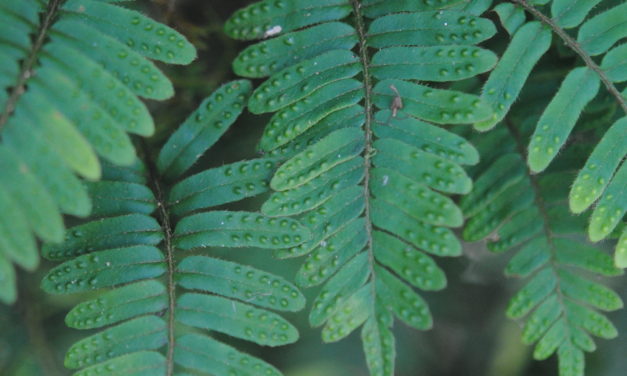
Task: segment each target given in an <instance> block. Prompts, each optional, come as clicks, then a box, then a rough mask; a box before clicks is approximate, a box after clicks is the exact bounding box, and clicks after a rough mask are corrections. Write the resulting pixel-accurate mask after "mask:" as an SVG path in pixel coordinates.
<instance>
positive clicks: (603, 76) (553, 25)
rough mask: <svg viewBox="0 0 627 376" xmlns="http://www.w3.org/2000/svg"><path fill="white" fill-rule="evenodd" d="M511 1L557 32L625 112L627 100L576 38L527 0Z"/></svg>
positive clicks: (626, 110) (626, 111)
mask: <svg viewBox="0 0 627 376" xmlns="http://www.w3.org/2000/svg"><path fill="white" fill-rule="evenodd" d="M511 1H512V2H513V3H515V4H518V5H520V6H521V7H523V8H524V9H525V10H526V11H527V12H529V13H531V15H533V16H534V17H535V18H537V19H538V20H539V21H540V22H542V23H544V24H545V25H547V26H549V27H550V28H551V30H553V32H554V33H555V34H557V35H558V36H559V37H560V38H561V39H562V40H563V41H564V43H565V44H566V45H567V46H568V47H569V48H570V49H572V50H573V51H574V52H575V53H576V54H577V55H579V57H580V58H581V59H582V60H583V61H584V63H585V64H586V65H587V66H588V68H590V69H592V71H594V72H595V73H596V74H597V75H598V76H599V78H600V79H601V82H603V84H604V85H605V87H606V88H607V91H609V92H610V94H612V96H613V97H614V98H615V99H616V101H617V102H618V104H619V106H620V107H621V108H622V109H623V111H624V112H625V113H626V114H627V102H625V99H624V98H623V96H622V95H621V93H620V92H619V91H618V89H616V86H614V84H613V83H612V81H611V80H610V79H609V78H608V77H607V75H606V74H605V73H604V72H603V70H602V69H601V68H600V67H599V66H598V65H597V63H595V62H594V60H592V57H591V56H590V55H589V54H588V53H587V52H586V51H584V50H583V48H581V46H580V45H579V43H577V41H576V40H574V39H573V38H571V36H570V35H568V33H567V32H566V31H565V30H564V29H562V28H561V27H559V26H558V25H557V24H556V23H555V22H554V21H553V20H552V19H550V18H549V17H547V16H546V15H544V14H543V13H542V12H540V11H539V10H538V9H536V8H535V7H533V6H532V5H530V4H529V3H527V0H511Z"/></svg>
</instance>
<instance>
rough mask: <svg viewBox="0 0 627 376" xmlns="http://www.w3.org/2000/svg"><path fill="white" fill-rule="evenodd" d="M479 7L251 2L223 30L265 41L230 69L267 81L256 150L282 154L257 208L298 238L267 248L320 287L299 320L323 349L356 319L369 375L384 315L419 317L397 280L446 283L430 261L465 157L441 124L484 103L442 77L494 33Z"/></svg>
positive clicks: (416, 324) (448, 221)
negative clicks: (313, 330)
mask: <svg viewBox="0 0 627 376" xmlns="http://www.w3.org/2000/svg"><path fill="white" fill-rule="evenodd" d="M487 6H489V2H483V1H482V2H472V3H470V5H469V4H468V3H467V2H464V1H454V0H446V1H432V2H431V1H400V0H392V1H390V0H386V1H377V0H367V1H358V0H352V1H348V0H325V1H316V2H311V1H305V0H291V1H288V0H266V1H261V2H258V3H255V4H252V5H250V6H249V7H247V8H244V9H241V10H239V11H237V12H236V13H235V14H234V15H233V16H232V17H231V18H230V19H229V21H228V22H227V24H226V27H225V28H226V31H227V33H228V34H230V35H231V36H233V37H234V38H239V39H244V40H253V39H265V40H263V41H261V42H259V43H256V44H253V45H251V46H249V47H248V48H246V49H245V50H244V51H242V52H241V53H240V55H239V56H238V57H237V58H236V60H235V61H234V64H233V66H234V69H235V72H236V73H238V74H240V75H242V76H245V77H252V78H261V77H268V78H267V80H265V81H264V82H263V83H262V84H261V85H260V86H259V87H258V88H257V89H256V90H255V91H254V92H253V94H252V96H251V99H250V101H249V108H250V110H251V111H252V112H253V113H274V115H273V116H272V118H271V119H270V121H269V124H268V125H267V126H266V128H265V131H264V134H263V136H262V139H261V141H260V144H259V148H260V150H261V151H263V152H266V153H267V155H271V156H276V157H278V158H282V159H284V160H285V162H284V163H283V164H282V165H281V166H280V167H279V169H278V170H277V172H276V174H274V176H273V178H272V180H271V183H270V185H271V188H272V189H273V190H274V191H275V192H274V193H273V194H272V196H271V197H270V198H269V200H268V201H267V202H266V203H265V204H264V205H263V207H262V212H263V213H264V214H266V215H270V216H276V217H278V218H284V217H291V218H296V219H298V220H299V221H300V222H301V223H303V224H304V225H305V226H307V227H308V228H309V229H310V231H311V233H312V238H311V239H310V240H309V241H306V242H304V243H303V244H301V245H299V246H297V247H288V248H284V249H282V250H279V251H277V252H276V255H277V256H278V257H280V258H289V257H299V256H306V260H305V261H304V263H303V265H302V267H301V269H300V271H299V272H298V274H297V276H296V281H297V283H298V284H299V285H300V286H303V287H313V286H320V285H322V288H321V291H320V294H319V295H318V297H317V298H316V299H315V301H314V302H313V308H312V310H311V313H310V322H311V324H312V325H313V326H324V328H323V329H322V338H323V340H324V341H327V342H333V341H338V340H340V339H342V338H344V337H346V336H348V335H349V334H350V333H351V332H353V331H355V330H356V329H358V328H360V327H361V335H362V340H363V344H364V350H365V353H366V359H367V363H368V367H369V369H370V372H371V374H372V375H392V374H394V358H395V345H394V338H393V334H392V331H391V327H392V323H393V317H394V316H396V317H397V318H398V319H399V320H401V321H402V322H404V323H405V324H406V325H408V326H410V327H413V328H416V329H419V330H425V329H429V328H430V327H431V326H432V322H433V320H432V317H431V314H430V312H429V308H428V305H427V303H426V302H425V301H424V299H423V298H422V297H421V296H420V295H419V294H417V293H416V291H415V290H414V289H413V287H416V288H419V289H422V290H440V289H442V288H444V287H445V286H446V277H445V275H444V272H443V271H442V270H441V269H440V268H439V267H438V266H437V264H436V263H435V261H434V260H433V258H432V257H431V256H430V255H436V256H445V257H446V256H458V255H460V254H461V245H460V243H459V241H458V240H457V238H456V237H455V235H454V234H453V232H452V231H451V230H450V229H449V228H450V227H458V226H461V224H462V213H461V211H460V210H459V208H458V207H457V206H456V205H455V203H454V202H453V201H452V200H451V198H450V197H448V196H449V195H455V194H466V193H468V192H469V191H470V190H471V187H472V182H471V180H470V179H469V178H468V176H467V175H466V174H465V172H464V170H463V168H462V167H461V166H462V165H472V164H475V163H477V161H478V155H477V151H476V150H475V149H474V147H473V146H472V145H470V144H469V143H468V142H467V141H465V140H464V139H463V138H461V137H459V136H457V135H455V134H453V133H451V132H449V131H448V130H446V129H445V128H443V127H442V125H445V124H471V123H476V122H479V121H484V120H486V119H488V118H490V117H491V116H492V111H491V109H490V106H489V104H487V103H486V102H484V101H483V100H481V99H480V98H479V97H478V96H475V95H472V94H468V93H464V92H460V91H454V90H448V89H446V83H448V82H451V81H458V80H464V79H467V78H470V77H474V76H476V75H478V74H480V73H483V72H486V71H488V70H489V69H491V68H492V67H493V66H494V65H495V63H496V56H495V55H494V54H493V53H492V52H490V51H488V50H486V49H483V48H480V47H477V46H476V44H478V43H480V42H482V41H484V40H486V39H488V38H490V37H491V36H492V35H493V34H494V33H495V31H496V30H495V27H494V25H493V24H492V23H491V21H489V20H488V19H484V18H480V17H478V16H476V14H479V13H481V12H483V11H485V9H486V7H487ZM419 82H422V83H419ZM425 82H430V84H429V85H427V84H425Z"/></svg>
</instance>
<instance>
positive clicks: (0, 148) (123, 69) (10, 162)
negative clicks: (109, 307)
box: [0, 0, 196, 303]
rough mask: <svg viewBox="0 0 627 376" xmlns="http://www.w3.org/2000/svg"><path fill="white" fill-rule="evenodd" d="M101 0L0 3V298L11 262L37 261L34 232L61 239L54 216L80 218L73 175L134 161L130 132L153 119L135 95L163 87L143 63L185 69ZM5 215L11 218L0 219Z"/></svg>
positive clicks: (176, 46)
mask: <svg viewBox="0 0 627 376" xmlns="http://www.w3.org/2000/svg"><path fill="white" fill-rule="evenodd" d="M109 3H111V1H109V2H107V1H102V0H67V1H65V0H29V1H15V0H0V170H1V171H2V174H0V213H1V215H0V300H2V301H4V302H9V303H10V302H13V301H14V300H15V298H16V288H15V272H14V270H13V266H12V263H13V262H14V263H16V264H17V265H19V266H21V267H23V268H25V269H28V270H32V269H34V268H35V267H36V266H37V265H38V260H39V256H38V251H37V246H36V242H35V239H34V236H33V233H34V234H36V235H37V236H39V237H40V238H41V239H42V240H44V241H57V242H59V241H62V240H63V232H64V227H63V220H62V216H61V213H66V214H72V215H77V216H86V215H88V214H89V212H90V210H91V201H90V198H89V195H88V193H87V191H86V190H85V188H84V187H83V185H82V183H81V182H80V181H79V180H78V179H77V177H76V175H79V176H81V177H83V178H86V179H89V180H97V179H98V178H99V177H100V175H101V168H100V163H99V157H100V158H103V159H105V160H107V161H110V162H112V163H114V164H118V165H129V164H130V163H132V162H133V159H134V157H135V151H134V147H133V144H132V142H131V139H130V137H129V133H130V134H137V135H141V136H149V135H151V134H152V133H153V132H154V124H153V120H152V118H151V116H150V114H149V113H148V110H147V109H146V106H145V105H144V104H143V103H142V102H141V100H140V99H139V97H143V98H149V99H166V98H168V97H170V96H172V94H173V89H172V84H171V83H170V81H169V80H168V79H167V78H166V77H165V76H164V75H163V74H162V73H161V71H160V70H159V69H158V68H157V67H156V66H155V65H154V64H153V63H152V62H151V61H150V60H149V59H152V60H158V61H161V62H165V63H172V64H186V63H189V62H190V61H191V60H193V59H194V57H195V56H196V52H195V49H194V47H193V46H192V45H191V44H190V43H189V42H187V40H186V39H185V38H184V37H183V36H182V35H180V34H179V33H178V32H176V31H175V30H173V29H171V28H169V27H167V26H165V25H162V24H159V23H157V22H155V21H152V20H151V19H149V18H147V17H145V16H143V15H142V14H140V13H138V12H136V11H132V10H128V9H125V8H122V7H120V6H118V5H115V4H109ZM6 213H11V215H10V216H9V215H8V214H6Z"/></svg>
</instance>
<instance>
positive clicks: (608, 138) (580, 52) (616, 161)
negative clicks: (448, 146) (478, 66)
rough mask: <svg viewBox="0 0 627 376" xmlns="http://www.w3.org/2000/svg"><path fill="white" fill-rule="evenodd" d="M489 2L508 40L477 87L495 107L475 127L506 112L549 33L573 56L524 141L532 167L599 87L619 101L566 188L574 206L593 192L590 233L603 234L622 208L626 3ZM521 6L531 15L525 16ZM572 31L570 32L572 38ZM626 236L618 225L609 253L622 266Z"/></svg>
mask: <svg viewBox="0 0 627 376" xmlns="http://www.w3.org/2000/svg"><path fill="white" fill-rule="evenodd" d="M545 4H546V6H545V7H541V8H537V7H535V5H545ZM495 9H496V10H497V12H498V13H499V15H500V17H501V19H502V21H503V24H504V26H505V27H506V29H507V30H508V31H509V32H510V34H512V40H511V42H510V43H509V45H508V46H507V49H506V50H505V53H504V55H503V57H502V59H501V60H500V61H499V63H498V64H497V66H496V68H495V69H494V71H493V72H492V73H491V75H490V77H489V79H488V80H487V82H486V83H485V86H484V88H483V94H482V98H483V99H485V100H486V101H488V102H489V103H490V104H491V105H492V107H493V109H494V111H495V114H494V116H493V118H491V119H489V120H486V121H481V122H478V123H476V124H475V127H476V128H477V129H479V130H488V129H490V128H492V127H494V126H495V125H496V124H497V123H499V122H500V121H501V120H502V119H504V118H505V116H506V115H507V113H508V111H509V109H510V107H511V106H512V104H513V103H514V102H515V101H516V99H517V98H518V95H519V93H520V91H521V89H522V88H523V86H524V85H525V82H526V80H527V77H528V76H529V74H530V72H531V70H532V69H533V67H534V66H535V65H536V63H537V62H538V60H539V59H540V58H541V57H542V56H543V55H544V54H545V52H546V51H547V50H549V47H550V46H551V40H552V39H553V38H554V36H553V35H555V38H556V39H557V40H558V41H559V43H564V44H565V45H566V46H567V47H568V48H569V49H571V50H572V52H574V54H575V55H576V58H577V64H576V66H575V67H574V68H573V69H572V70H570V72H569V73H568V75H567V76H566V78H565V79H564V81H563V82H562V84H561V86H560V87H559V89H558V90H557V91H556V93H555V95H554V96H553V97H552V98H551V99H550V101H549V103H548V105H547V106H546V108H545V109H544V112H543V113H542V116H541V117H540V118H539V119H538V122H537V125H536V127H535V131H534V133H533V137H531V139H530V140H529V143H528V154H527V164H528V165H529V167H530V168H531V170H532V171H533V172H536V173H537V172H541V171H544V170H545V169H546V168H547V167H548V166H549V164H550V163H551V161H552V160H553V159H554V158H555V157H556V155H557V153H558V152H559V150H560V149H561V148H562V147H563V146H564V145H566V144H567V141H568V139H569V136H570V135H571V132H572V130H573V128H574V126H575V124H576V123H577V120H578V119H579V118H580V116H581V114H582V112H583V111H584V109H585V108H586V107H587V106H588V105H589V103H590V102H591V101H592V100H593V99H594V98H595V97H597V96H598V95H599V94H598V93H599V92H600V91H601V90H602V88H605V90H606V91H607V93H609V95H610V96H611V98H612V100H613V102H614V106H616V107H617V108H618V113H619V115H618V118H617V119H615V122H613V125H611V127H607V126H605V125H604V126H605V127H606V129H607V133H606V134H605V136H604V137H603V139H602V140H601V141H600V142H599V144H598V145H597V147H596V149H595V150H594V151H593V152H592V154H591V155H590V158H589V160H588V162H587V163H586V164H585V166H583V168H582V170H581V171H580V173H579V174H578V175H577V177H576V178H575V179H574V183H572V189H571V192H570V195H569V203H570V210H571V211H572V212H573V213H582V212H583V211H585V210H586V209H588V208H589V207H590V206H591V205H592V204H593V203H595V201H597V200H598V202H597V205H596V208H595V210H594V212H593V214H592V216H591V220H590V225H589V230H588V234H589V238H590V240H592V241H598V240H601V239H604V238H606V237H607V236H608V235H609V234H611V233H612V231H614V230H615V229H616V228H617V227H618V226H619V224H621V222H622V221H623V218H624V217H625V213H626V212H627V195H626V194H625V187H627V166H626V165H625V163H624V160H625V157H626V156H627V142H625V140H626V139H627V118H625V117H624V116H625V115H627V92H626V91H625V90H626V89H625V85H624V82H625V81H626V80H627V45H626V44H624V43H622V42H623V41H624V39H625V37H627V27H625V25H627V3H625V2H624V1H612V0H606V1H602V0H581V1H571V0H552V1H546V0H542V1H539V0H536V1H532V0H513V1H511V2H507V3H502V4H499V5H498V6H497V7H496V8H495ZM525 12H527V13H529V14H530V15H531V16H532V17H534V18H535V19H536V20H535V21H531V22H525V21H526V17H525ZM548 14H550V16H548ZM571 33H576V38H574V37H571ZM621 43H622V44H621ZM571 182H572V181H571ZM571 182H564V184H567V185H570V183H571ZM599 198H600V199H599ZM626 236H627V233H625V230H623V235H622V239H621V240H620V241H619V245H618V247H617V252H616V256H615V262H616V265H618V266H620V267H626V266H627V247H626V245H625V237H626Z"/></svg>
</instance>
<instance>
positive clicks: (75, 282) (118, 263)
mask: <svg viewBox="0 0 627 376" xmlns="http://www.w3.org/2000/svg"><path fill="white" fill-rule="evenodd" d="M250 90H251V86H250V83H249V82H248V81H235V82H231V83H229V84H227V85H225V86H223V87H221V88H220V89H218V90H217V91H216V92H215V93H213V94H212V95H211V96H210V97H209V98H208V99H207V100H205V101H204V102H203V103H202V104H201V106H200V107H199V108H198V110H196V112H194V113H193V114H192V115H191V116H190V117H189V118H188V119H187V120H186V121H185V123H184V124H183V125H182V126H181V127H180V128H179V129H178V130H177V131H176V132H175V133H174V134H173V135H172V136H171V137H170V139H169V140H168V141H167V143H166V144H165V146H164V147H163V148H162V150H161V152H160V153H159V156H158V158H157V159H156V162H153V160H152V159H151V156H149V155H147V156H146V157H145V159H146V167H144V164H143V163H142V162H139V161H136V162H135V164H133V165H132V166H130V167H113V166H107V168H105V169H104V172H103V180H102V181H100V182H94V183H90V184H89V190H90V194H91V196H92V197H93V198H94V210H93V216H92V218H91V219H92V220H91V221H90V222H87V223H85V224H81V225H78V226H76V227H73V228H71V229H69V230H68V232H67V237H66V240H65V242H64V243H63V244H60V245H57V244H54V245H47V246H45V247H44V248H43V254H44V256H45V257H47V258H48V259H51V260H55V261H64V262H63V264H61V265H59V266H57V267H55V268H54V269H52V270H51V271H50V272H49V273H48V274H47V276H46V277H45V278H44V280H43V282H42V287H43V288H44V290H46V291H47V292H49V293H52V294H68V293H78V292H86V291H93V290H104V291H102V292H100V293H98V294H97V295H96V296H95V297H94V298H93V299H90V300H88V301H86V302H83V303H80V304H79V305H77V306H76V307H75V308H74V309H72V310H71V311H70V312H69V313H68V315H67V316H66V323H67V325H68V326H70V327H72V328H77V329H100V328H103V329H102V330H101V331H99V332H97V333H96V334H92V335H90V336H89V337H87V338H85V339H83V340H81V341H79V342H77V343H76V344H74V345H73V346H72V347H71V348H70V349H69V351H68V352H67V355H66V358H65V365H66V366H67V367H68V368H71V369H80V368H82V370H80V371H78V372H76V373H75V375H81V376H87V375H150V376H155V375H168V376H171V375H173V374H175V373H176V374H177V375H183V374H185V373H184V372H185V371H184V370H187V372H200V373H202V374H211V375H219V376H227V375H248V376H259V375H269V376H270V375H280V372H279V371H278V370H276V369H275V368H274V367H272V366H271V365H269V364H267V363H265V362H263V361H261V360H259V359H257V358H254V357H252V356H250V355H247V354H244V353H241V352H239V351H237V350H236V349H234V348H232V347H230V346H228V345H226V344H223V343H221V342H220V341H218V340H216V339H214V338H212V337H210V336H208V335H207V334H206V333H205V330H210V331H214V332H219V333H224V334H227V335H229V336H232V337H236V338H241V339H244V340H248V341H252V342H255V343H257V344H260V345H267V346H278V345H283V344H287V343H291V342H294V341H295V340H296V339H297V338H298V332H297V331H296V329H295V328H294V327H293V326H292V325H291V324H290V323H289V322H287V321H286V320H285V319H283V318H282V317H281V316H279V315H277V314H276V313H273V312H271V311H269V310H267V308H270V309H274V310H278V311H296V310H299V309H301V308H302V307H303V306H304V303H305V301H304V297H303V296H302V294H301V293H300V292H299V291H298V290H297V289H296V288H295V287H294V286H293V285H292V284H290V283H289V282H287V281H285V280H284V279H283V278H281V277H279V276H276V275H273V274H270V273H267V272H264V271H262V270H258V269H255V268H253V267H250V266H245V265H240V264H238V263H234V262H231V261H226V260H222V259H218V258H215V257H210V256H207V255H204V253H205V252H199V251H197V250H198V249H200V248H207V247H212V248H213V247H221V248H240V247H254V248H266V249H277V248H284V247H291V246H296V245H298V244H299V243H301V242H303V241H307V240H309V236H310V234H309V231H308V230H307V229H306V228H304V227H303V226H301V225H300V224H298V223H297V222H296V221H295V220H292V219H286V218H283V219H278V218H270V217H267V216H263V215H260V214H258V213H252V212H241V211H239V212H238V211H224V210H211V211H208V209H211V208H213V207H216V206H221V205H224V204H227V203H230V202H234V201H238V200H241V199H243V198H246V197H250V196H253V195H256V194H259V193H261V192H264V191H266V190H267V186H268V181H269V179H270V177H271V174H272V172H273V171H274V170H275V165H276V159H274V158H261V159H255V160H249V161H243V162H237V163H233V164H229V165H224V166H221V167H217V168H212V169H209V170H206V171H203V172H200V173H197V174H194V175H192V176H187V177H185V176H184V174H185V172H186V171H187V170H188V169H189V168H190V167H191V166H192V165H193V164H194V162H195V161H196V160H197V159H198V158H199V157H200V156H201V155H202V154H203V153H204V152H205V151H206V150H207V149H208V148H209V147H211V145H213V144H214V143H215V142H216V141H217V140H218V138H220V136H221V135H222V134H223V133H224V132H225V131H226V130H227V129H228V127H229V125H230V124H231V123H232V122H233V121H235V119H236V118H237V117H238V115H239V114H240V112H241V111H242V109H243V108H244V106H245V103H246V101H247V99H248V95H249V93H250ZM184 251H194V252H193V253H192V254H191V255H189V256H183V255H182V252H184ZM194 374H196V373H194Z"/></svg>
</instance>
